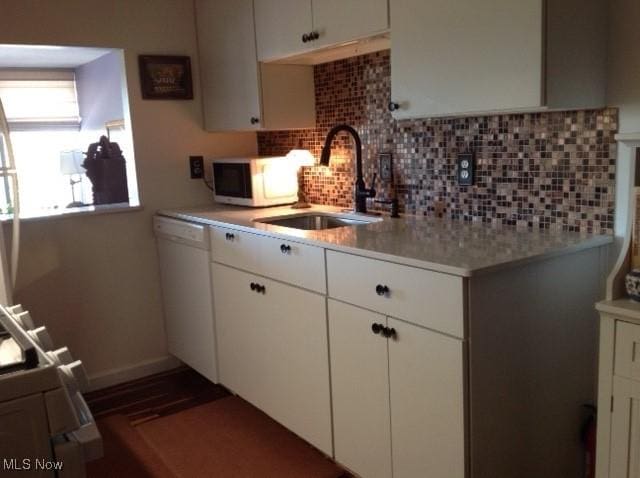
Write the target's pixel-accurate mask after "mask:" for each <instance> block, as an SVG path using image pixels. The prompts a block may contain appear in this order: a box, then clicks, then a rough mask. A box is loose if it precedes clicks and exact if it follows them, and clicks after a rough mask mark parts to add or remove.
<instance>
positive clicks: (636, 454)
mask: <svg viewBox="0 0 640 478" xmlns="http://www.w3.org/2000/svg"><path fill="white" fill-rule="evenodd" d="M613 404H614V405H613V412H612V413H611V447H610V450H611V452H610V453H611V464H610V469H609V477H610V478H637V477H639V476H640V382H637V381H635V380H630V379H628V378H622V377H613Z"/></svg>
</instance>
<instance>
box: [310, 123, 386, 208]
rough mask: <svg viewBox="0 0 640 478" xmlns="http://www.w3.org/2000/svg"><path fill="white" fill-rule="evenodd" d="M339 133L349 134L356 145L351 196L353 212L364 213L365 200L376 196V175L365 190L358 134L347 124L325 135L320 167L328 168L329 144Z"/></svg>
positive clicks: (332, 129)
mask: <svg viewBox="0 0 640 478" xmlns="http://www.w3.org/2000/svg"><path fill="white" fill-rule="evenodd" d="M341 131H345V132H347V133H349V134H350V135H351V136H352V137H353V141H354V142H355V145H356V182H355V185H354V194H353V196H354V204H355V211H356V212H360V213H366V212H367V198H373V197H375V196H376V190H375V189H374V188H373V186H374V185H375V183H376V176H377V175H376V174H375V173H374V175H373V181H372V183H371V188H369V189H367V187H366V186H365V184H364V177H363V174H362V142H361V141H360V136H359V135H358V132H357V131H356V130H355V129H353V128H352V127H351V126H349V125H347V124H339V125H337V126H334V127H333V128H331V131H329V134H327V139H326V140H325V142H324V147H323V148H322V154H321V155H320V164H321V165H322V166H329V158H330V157H331V143H332V142H333V140H334V139H335V137H336V135H337V134H338V133H340V132H341Z"/></svg>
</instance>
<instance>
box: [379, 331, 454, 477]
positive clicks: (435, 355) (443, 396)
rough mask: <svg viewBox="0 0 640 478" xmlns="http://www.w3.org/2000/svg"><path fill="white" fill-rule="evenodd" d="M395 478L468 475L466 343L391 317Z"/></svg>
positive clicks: (392, 426) (391, 395) (391, 381)
mask: <svg viewBox="0 0 640 478" xmlns="http://www.w3.org/2000/svg"><path fill="white" fill-rule="evenodd" d="M388 326H389V327H391V328H394V329H395V330H396V338H395V339H390V340H389V389H390V397H391V443H392V457H393V476H394V478H415V477H417V476H425V477H426V476H428V477H429V478H463V477H464V475H465V439H464V430H465V427H464V387H463V360H462V359H463V348H462V341H461V340H458V339H454V338H451V337H447V336H445V335H441V334H438V333H436V332H431V331H429V330H426V329H422V328H420V327H416V326H413V325H410V324H406V323H404V322H401V321H399V320H396V319H391V318H390V319H388Z"/></svg>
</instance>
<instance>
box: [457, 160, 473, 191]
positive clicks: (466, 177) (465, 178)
mask: <svg viewBox="0 0 640 478" xmlns="http://www.w3.org/2000/svg"><path fill="white" fill-rule="evenodd" d="M474 170H475V161H474V158H473V153H459V154H458V185H459V186H473V182H474V172H475V171H474Z"/></svg>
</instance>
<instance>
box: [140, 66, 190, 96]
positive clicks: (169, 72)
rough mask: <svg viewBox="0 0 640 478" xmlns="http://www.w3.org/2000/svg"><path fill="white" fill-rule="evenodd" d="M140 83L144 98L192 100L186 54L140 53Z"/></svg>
mask: <svg viewBox="0 0 640 478" xmlns="http://www.w3.org/2000/svg"><path fill="white" fill-rule="evenodd" d="M138 65H139V67H140V84H141V87H142V98H144V99H145V100H192V99H193V83H192V79H191V59H190V58H189V57H188V56H167V55H140V56H138Z"/></svg>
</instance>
